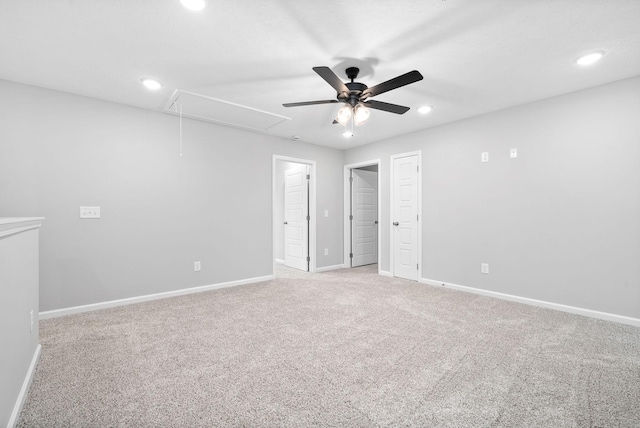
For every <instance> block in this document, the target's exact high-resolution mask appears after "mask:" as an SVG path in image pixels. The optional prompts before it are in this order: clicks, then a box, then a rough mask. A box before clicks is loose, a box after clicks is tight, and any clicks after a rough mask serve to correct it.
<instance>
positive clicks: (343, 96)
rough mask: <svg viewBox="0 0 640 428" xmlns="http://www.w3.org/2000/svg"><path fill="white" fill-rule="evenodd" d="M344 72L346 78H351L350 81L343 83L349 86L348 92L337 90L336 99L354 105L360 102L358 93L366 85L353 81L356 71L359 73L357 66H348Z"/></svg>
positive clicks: (360, 92) (362, 90) (365, 87)
mask: <svg viewBox="0 0 640 428" xmlns="http://www.w3.org/2000/svg"><path fill="white" fill-rule="evenodd" d="M345 73H346V74H347V78H348V79H349V80H351V82H347V83H345V86H346V87H347V88H349V93H348V94H347V93H344V92H342V93H341V92H338V100H339V101H342V102H344V103H348V104H350V105H351V106H352V107H355V106H356V104H358V102H360V95H361V94H362V92H364V91H365V89H367V87H368V86H367V85H365V84H364V83H358V82H354V80H355V79H356V78H357V77H358V73H360V69H359V68H358V67H349V68H347V69H346V70H345Z"/></svg>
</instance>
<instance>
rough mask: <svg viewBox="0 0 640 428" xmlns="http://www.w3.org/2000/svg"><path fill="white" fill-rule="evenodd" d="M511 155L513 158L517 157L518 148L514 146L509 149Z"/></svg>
mask: <svg viewBox="0 0 640 428" xmlns="http://www.w3.org/2000/svg"><path fill="white" fill-rule="evenodd" d="M509 157H510V158H511V159H515V158H517V157H518V149H516V148H513V149H511V150H509Z"/></svg>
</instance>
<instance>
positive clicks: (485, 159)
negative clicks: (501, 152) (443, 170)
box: [480, 152, 489, 162]
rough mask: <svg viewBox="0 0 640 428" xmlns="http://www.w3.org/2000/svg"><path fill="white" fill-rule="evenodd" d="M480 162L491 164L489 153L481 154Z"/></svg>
mask: <svg viewBox="0 0 640 428" xmlns="http://www.w3.org/2000/svg"><path fill="white" fill-rule="evenodd" d="M480 162H489V152H482V153H481V154H480Z"/></svg>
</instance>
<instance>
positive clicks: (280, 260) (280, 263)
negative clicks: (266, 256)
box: [276, 259, 284, 265]
mask: <svg viewBox="0 0 640 428" xmlns="http://www.w3.org/2000/svg"><path fill="white" fill-rule="evenodd" d="M276 263H277V264H279V265H283V264H284V260H282V259H276Z"/></svg>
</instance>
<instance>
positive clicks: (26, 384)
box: [7, 343, 42, 428]
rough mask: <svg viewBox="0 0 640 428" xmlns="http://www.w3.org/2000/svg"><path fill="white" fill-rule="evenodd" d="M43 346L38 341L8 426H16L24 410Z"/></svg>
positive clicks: (8, 427)
mask: <svg viewBox="0 0 640 428" xmlns="http://www.w3.org/2000/svg"><path fill="white" fill-rule="evenodd" d="M41 349H42V346H41V345H40V344H39V343H38V346H37V347H36V350H35V352H34V353H33V358H31V364H30V365H29V370H27V375H26V376H25V378H24V381H23V382H22V388H20V394H19V395H18V398H17V399H16V404H15V405H14V406H13V412H11V417H10V418H9V423H8V424H7V428H11V427H14V426H15V425H16V422H18V417H19V416H20V412H22V406H24V401H25V400H26V399H27V393H28V392H29V387H30V386H31V381H32V380H33V375H34V373H35V372H36V366H37V365H38V359H40V350H41Z"/></svg>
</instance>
